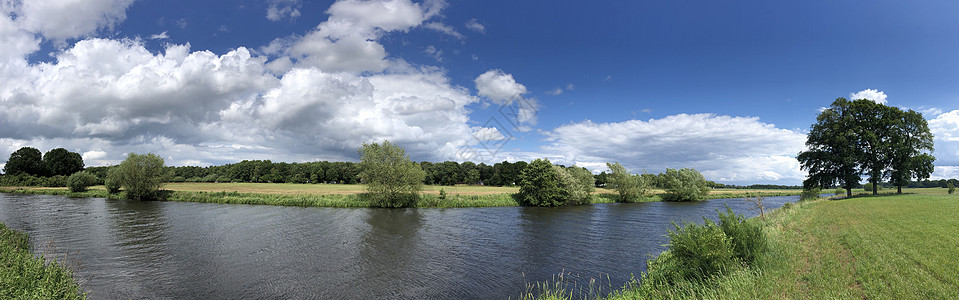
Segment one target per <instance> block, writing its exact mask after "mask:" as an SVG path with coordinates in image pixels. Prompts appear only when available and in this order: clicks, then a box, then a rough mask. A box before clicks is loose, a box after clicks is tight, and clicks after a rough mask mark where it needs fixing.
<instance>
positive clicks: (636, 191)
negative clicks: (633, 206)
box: [606, 163, 649, 203]
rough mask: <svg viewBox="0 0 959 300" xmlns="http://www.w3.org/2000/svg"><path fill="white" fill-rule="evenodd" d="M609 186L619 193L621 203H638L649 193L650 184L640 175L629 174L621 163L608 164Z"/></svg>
mask: <svg viewBox="0 0 959 300" xmlns="http://www.w3.org/2000/svg"><path fill="white" fill-rule="evenodd" d="M606 166H607V167H609V170H610V174H609V176H608V178H607V180H608V181H609V185H610V186H611V187H612V188H613V189H615V190H616V192H618V193H619V200H618V201H619V202H624V203H630V202H636V201H639V200H640V199H642V198H643V197H646V195H647V194H648V193H649V183H648V182H647V180H646V179H645V178H644V177H643V176H641V175H639V174H629V172H628V171H626V168H625V167H623V166H622V165H620V164H619V163H606Z"/></svg>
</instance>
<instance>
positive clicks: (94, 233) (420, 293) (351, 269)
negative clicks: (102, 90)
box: [0, 194, 797, 299]
mask: <svg viewBox="0 0 959 300" xmlns="http://www.w3.org/2000/svg"><path fill="white" fill-rule="evenodd" d="M796 199H797V197H769V198H766V202H765V204H766V205H767V208H768V209H773V208H776V207H779V206H781V205H782V204H783V203H784V202H786V201H795V200H796ZM724 205H729V206H730V207H731V208H732V209H733V210H734V211H736V212H737V213H740V214H746V215H748V216H752V215H755V214H756V213H755V212H753V211H751V210H749V208H750V205H749V204H748V203H746V202H745V201H743V200H742V199H720V200H711V201H707V202H698V203H669V202H653V203H636V204H601V205H587V206H579V207H565V208H534V207H530V208H523V207H496V208H459V209H337V208H299V207H275V206H251V205H221V204H204V203H182V202H136V201H125V200H106V199H93V198H65V197H58V196H37V195H14V194H0V222H3V223H5V224H7V226H9V227H11V228H14V229H18V230H23V231H26V232H28V233H29V234H30V236H31V238H32V241H33V244H34V250H35V251H44V252H47V253H48V254H49V255H52V256H53V257H56V258H58V259H59V260H66V261H67V262H68V263H69V264H70V265H73V266H77V270H76V274H77V275H78V276H79V277H80V278H81V283H82V286H83V288H84V289H85V290H88V291H90V296H91V297H92V298H94V299H114V298H123V299H127V298H174V299H182V298H204V299H247V298H258V299H259V298H275V299H290V298H320V299H376V298H397V299H408V298H435V299H476V298H483V299H489V298H492V299H505V298H507V297H513V298H516V296H518V295H519V294H520V293H521V292H523V291H524V290H525V285H526V283H527V282H530V283H532V282H539V281H544V280H549V279H550V278H551V277H552V276H553V275H554V274H558V273H560V272H565V273H567V274H568V275H567V279H572V280H573V284H576V285H577V287H586V286H587V285H588V281H589V279H590V278H597V279H601V281H602V282H603V284H604V285H607V286H608V285H612V286H613V287H620V286H622V285H623V284H624V283H625V282H626V281H627V280H628V279H629V277H630V274H636V275H638V274H639V273H640V272H642V271H643V269H644V268H645V260H646V259H647V258H648V257H649V256H650V255H656V254H658V253H659V252H661V251H662V250H664V247H663V244H665V243H666V242H667V239H666V237H665V236H664V235H665V233H666V229H668V228H671V225H670V224H671V222H673V221H675V222H677V223H678V222H681V221H684V220H685V221H693V222H701V221H702V217H703V216H706V217H709V218H715V216H716V213H715V210H717V209H723V208H724V207H723V206H724ZM607 280H608V282H607Z"/></svg>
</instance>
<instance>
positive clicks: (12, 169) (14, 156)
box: [3, 147, 44, 176]
mask: <svg viewBox="0 0 959 300" xmlns="http://www.w3.org/2000/svg"><path fill="white" fill-rule="evenodd" d="M3 173H4V174H6V175H21V174H26V175H34V176H40V175H43V174H44V171H43V155H42V154H41V153H40V150H37V149H36V148H31V147H23V148H20V149H19V150H17V151H14V152H13V153H10V158H9V159H7V163H6V165H4V166H3Z"/></svg>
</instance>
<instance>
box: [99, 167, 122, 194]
mask: <svg viewBox="0 0 959 300" xmlns="http://www.w3.org/2000/svg"><path fill="white" fill-rule="evenodd" d="M122 184H123V178H122V175H121V174H120V167H119V166H116V167H111V168H110V169H109V170H107V178H105V179H104V180H103V186H104V187H106V188H107V193H110V194H116V193H119V192H120V188H121V187H122V186H121V185H122Z"/></svg>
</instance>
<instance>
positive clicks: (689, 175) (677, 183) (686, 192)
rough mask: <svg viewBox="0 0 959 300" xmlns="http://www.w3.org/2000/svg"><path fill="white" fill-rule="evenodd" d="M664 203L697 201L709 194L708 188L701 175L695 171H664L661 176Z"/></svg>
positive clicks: (687, 169)
mask: <svg viewBox="0 0 959 300" xmlns="http://www.w3.org/2000/svg"><path fill="white" fill-rule="evenodd" d="M662 177H663V185H664V188H665V189H666V194H665V195H663V200H666V201H699V200H705V199H706V195H708V194H709V186H708V185H707V182H706V178H705V177H703V174H700V173H699V171H696V170H695V169H689V168H686V169H680V170H675V169H666V173H665V174H663V175H662Z"/></svg>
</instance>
